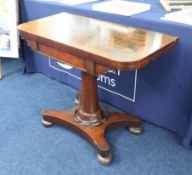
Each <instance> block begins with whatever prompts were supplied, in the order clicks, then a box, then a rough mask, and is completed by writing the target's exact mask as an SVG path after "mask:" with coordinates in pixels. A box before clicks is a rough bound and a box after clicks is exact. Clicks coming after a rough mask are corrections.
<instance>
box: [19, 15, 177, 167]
mask: <svg viewBox="0 0 192 175" xmlns="http://www.w3.org/2000/svg"><path fill="white" fill-rule="evenodd" d="M18 30H19V33H20V36H21V37H22V38H23V39H25V40H26V41H27V43H28V45H29V47H31V48H32V49H33V50H34V51H37V52H40V53H42V54H44V55H47V56H49V57H51V58H53V59H55V60H58V61H60V62H63V63H65V64H69V65H71V66H73V67H76V68H78V69H79V70H81V82H82V87H81V91H80V93H79V95H78V98H77V100H76V101H77V104H76V105H75V107H74V108H72V109H69V110H62V111H54V110H44V111H43V113H42V115H43V119H42V123H43V125H45V126H51V125H53V124H60V125H63V126H64V127H67V128H70V129H72V130H74V131H76V132H77V133H79V134H81V135H82V136H84V137H85V138H86V139H88V140H89V141H90V142H91V143H92V144H93V145H94V146H95V148H96V150H97V153H98V154H97V158H98V160H99V162H100V163H102V164H109V163H110V162H111V161H112V153H111V152H110V146H109V143H108V142H107V140H106V139H105V133H106V131H108V130H109V129H114V128H118V127H127V128H128V129H129V131H131V132H133V133H140V132H141V131H142V126H141V119H140V118H139V117H138V116H134V115H131V114H125V113H119V112H111V111H106V110H105V108H103V107H102V106H101V105H100V104H99V101H98V94H97V76H98V75H100V74H105V73H106V72H107V70H114V71H117V70H124V71H131V70H135V69H139V68H142V67H143V66H145V65H147V64H149V63H150V62H151V61H153V60H154V59H156V58H158V57H159V56H160V55H161V54H164V53H166V52H167V51H169V50H170V49H171V48H173V47H174V46H175V45H176V44H177V43H178V37H175V36H170V35H167V34H163V33H158V32H155V31H148V30H143V29H138V28H133V27H131V26H124V25H119V24H114V23H110V22H106V21H101V20H96V19H93V18H89V17H83V16H78V15H73V14H69V13H60V14H56V15H52V16H48V17H45V18H42V19H38V20H34V21H31V22H27V23H24V24H20V25H19V26H18Z"/></svg>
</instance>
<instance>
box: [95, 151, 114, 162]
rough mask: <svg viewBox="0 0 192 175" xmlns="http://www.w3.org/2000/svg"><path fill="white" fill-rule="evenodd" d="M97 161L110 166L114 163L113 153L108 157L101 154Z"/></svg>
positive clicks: (98, 155)
mask: <svg viewBox="0 0 192 175" xmlns="http://www.w3.org/2000/svg"><path fill="white" fill-rule="evenodd" d="M97 160H98V161H99V163H101V164H103V165H108V164H110V163H111V162H112V160H113V156H112V153H111V152H108V153H107V154H106V155H103V154H101V153H98V154H97Z"/></svg>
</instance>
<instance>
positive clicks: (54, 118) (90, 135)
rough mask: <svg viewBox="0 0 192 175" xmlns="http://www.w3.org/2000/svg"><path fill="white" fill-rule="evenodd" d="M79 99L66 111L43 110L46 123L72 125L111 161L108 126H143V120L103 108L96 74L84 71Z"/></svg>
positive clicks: (103, 159)
mask: <svg viewBox="0 0 192 175" xmlns="http://www.w3.org/2000/svg"><path fill="white" fill-rule="evenodd" d="M80 94H81V95H80V100H79V102H78V104H77V105H76V107H75V108H73V109H70V110H65V111H52V110H45V111H43V113H42V115H43V124H44V125H45V126H50V125H52V124H60V125H63V126H64V127H67V128H70V129H73V130H74V131H76V132H78V133H80V134H81V135H82V136H84V137H85V138H87V140H89V141H90V142H91V143H92V144H93V145H94V146H95V148H96V149H97V152H98V159H99V161H100V162H101V163H102V164H108V163H110V162H111V161H112V154H111V153H110V146H109V144H108V142H107V140H106V139H105V133H106V131H107V130H109V129H113V128H119V127H128V128H132V129H135V130H136V131H140V130H141V120H140V119H139V118H138V117H135V116H132V115H128V114H123V113H109V114H106V112H104V111H103V109H102V110H101V108H100V106H99V104H98V97H97V78H96V76H93V75H89V74H87V73H82V90H81V93H80Z"/></svg>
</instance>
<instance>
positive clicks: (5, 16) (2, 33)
mask: <svg viewBox="0 0 192 175" xmlns="http://www.w3.org/2000/svg"><path fill="white" fill-rule="evenodd" d="M17 3H18V1H17V0H0V57H15V58H17V57H18V56H19V54H18V34H17V19H18V17H17V15H18V12H17Z"/></svg>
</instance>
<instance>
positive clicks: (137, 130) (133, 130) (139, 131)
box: [128, 126, 143, 134]
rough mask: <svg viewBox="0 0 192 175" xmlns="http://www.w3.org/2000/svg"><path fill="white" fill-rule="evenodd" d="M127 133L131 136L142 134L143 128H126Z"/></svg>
mask: <svg viewBox="0 0 192 175" xmlns="http://www.w3.org/2000/svg"><path fill="white" fill-rule="evenodd" d="M128 130H129V132H130V133H132V134H141V133H142V132H143V128H142V126H141V127H130V128H128Z"/></svg>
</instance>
